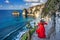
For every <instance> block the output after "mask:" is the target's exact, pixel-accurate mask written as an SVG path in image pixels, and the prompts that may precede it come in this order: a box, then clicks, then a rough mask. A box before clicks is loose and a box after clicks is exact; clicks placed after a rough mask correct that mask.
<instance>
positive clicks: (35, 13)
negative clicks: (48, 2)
mask: <svg viewBox="0 0 60 40" xmlns="http://www.w3.org/2000/svg"><path fill="white" fill-rule="evenodd" d="M44 6H45V4H42V5H36V6H33V7H30V8H28V9H26V10H27V12H28V13H26V11H25V10H23V15H25V14H27V16H32V17H35V18H38V17H41V13H42V10H43V8H44Z"/></svg>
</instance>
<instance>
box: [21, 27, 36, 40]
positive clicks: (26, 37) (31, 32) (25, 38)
mask: <svg viewBox="0 0 60 40" xmlns="http://www.w3.org/2000/svg"><path fill="white" fill-rule="evenodd" d="M35 30H36V26H35V28H32V29H30V30H29V32H26V33H25V34H24V35H23V36H22V37H21V40H28V37H29V35H30V36H31V35H32V34H33V33H34V32H35ZM28 34H29V35H28Z"/></svg>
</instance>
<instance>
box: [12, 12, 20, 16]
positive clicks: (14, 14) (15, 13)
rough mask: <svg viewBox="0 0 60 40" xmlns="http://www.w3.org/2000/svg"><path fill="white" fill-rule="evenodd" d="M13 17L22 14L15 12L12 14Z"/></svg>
mask: <svg viewBox="0 0 60 40" xmlns="http://www.w3.org/2000/svg"><path fill="white" fill-rule="evenodd" d="M12 15H13V16H19V15H20V13H19V12H18V11H14V12H13V13H12Z"/></svg>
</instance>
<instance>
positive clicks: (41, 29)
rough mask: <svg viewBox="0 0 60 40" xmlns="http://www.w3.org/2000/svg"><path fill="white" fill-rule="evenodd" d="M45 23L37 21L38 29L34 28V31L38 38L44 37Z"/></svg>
mask: <svg viewBox="0 0 60 40" xmlns="http://www.w3.org/2000/svg"><path fill="white" fill-rule="evenodd" d="M45 24H46V25H47V23H45V22H44V21H43V20H41V21H40V23H38V29H37V30H36V33H37V34H38V37H39V38H46V34H45V27H44V25H45Z"/></svg>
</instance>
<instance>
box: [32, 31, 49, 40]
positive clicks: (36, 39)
mask: <svg viewBox="0 0 60 40" xmlns="http://www.w3.org/2000/svg"><path fill="white" fill-rule="evenodd" d="M31 40H48V39H41V38H38V36H37V34H36V32H35V33H34V34H33V35H32V39H31Z"/></svg>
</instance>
